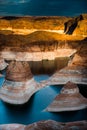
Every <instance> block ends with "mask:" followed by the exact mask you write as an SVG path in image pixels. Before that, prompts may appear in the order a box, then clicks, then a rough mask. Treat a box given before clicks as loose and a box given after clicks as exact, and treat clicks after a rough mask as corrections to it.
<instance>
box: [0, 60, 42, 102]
mask: <svg viewBox="0 0 87 130" xmlns="http://www.w3.org/2000/svg"><path fill="white" fill-rule="evenodd" d="M39 89H40V87H39V84H38V83H37V82H35V81H34V78H33V75H32V73H31V71H30V67H29V64H28V63H27V62H19V61H12V62H11V63H10V64H9V66H8V68H7V71H6V77H5V82H4V84H3V86H2V88H1V89H0V98H1V99H2V100H3V101H5V102H7V103H11V104H24V103H26V102H27V101H28V100H29V99H30V97H31V96H32V95H33V94H34V93H35V92H36V91H37V90H39Z"/></svg>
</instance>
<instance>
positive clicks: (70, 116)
mask: <svg viewBox="0 0 87 130" xmlns="http://www.w3.org/2000/svg"><path fill="white" fill-rule="evenodd" d="M37 64H38V65H39V63H36V65H35V62H31V69H32V72H33V74H35V75H34V79H35V80H36V81H37V82H40V81H42V80H46V79H48V78H49V75H48V74H49V72H51V73H53V72H54V71H55V70H56V69H60V68H63V67H64V66H65V65H66V64H67V62H64V60H63V59H60V60H59V61H54V62H53V61H52V62H48V61H44V63H43V62H42V63H41V64H40V65H39V66H38V65H37ZM51 69H52V70H51ZM2 73H3V74H4V75H5V71H3V72H2ZM45 73H47V74H45ZM3 82H4V77H2V78H0V87H1V86H2V84H3ZM61 88H62V85H55V86H46V87H45V88H43V89H41V90H40V91H38V92H37V93H35V94H34V95H33V96H32V97H31V99H30V100H29V101H28V103H26V104H24V105H20V106H15V105H10V104H6V103H4V102H2V101H0V124H7V123H21V124H30V123H32V122H36V121H40V120H46V119H53V120H56V121H59V122H68V121H78V120H87V116H86V115H87V109H84V110H79V111H74V112H60V113H51V112H46V111H44V109H45V108H46V107H47V106H48V105H49V104H50V103H51V102H52V101H53V99H54V98H55V97H56V95H57V94H58V93H60V90H61ZM81 88H82V87H80V91H81V93H83V94H84V92H85V88H87V87H84V89H81ZM83 90H84V91H83Z"/></svg>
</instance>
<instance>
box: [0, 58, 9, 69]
mask: <svg viewBox="0 0 87 130" xmlns="http://www.w3.org/2000/svg"><path fill="white" fill-rule="evenodd" d="M7 65H8V64H7V63H6V62H5V61H4V59H3V58H1V57H0V70H4V69H5V68H6V67H7Z"/></svg>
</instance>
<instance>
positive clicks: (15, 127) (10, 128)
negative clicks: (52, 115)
mask: <svg viewBox="0 0 87 130" xmlns="http://www.w3.org/2000/svg"><path fill="white" fill-rule="evenodd" d="M0 129H1V130H2V129H4V130H87V121H77V122H69V123H60V122H57V121H54V120H45V121H39V122H35V123H33V124H30V125H27V126H25V125H20V124H6V125H0Z"/></svg>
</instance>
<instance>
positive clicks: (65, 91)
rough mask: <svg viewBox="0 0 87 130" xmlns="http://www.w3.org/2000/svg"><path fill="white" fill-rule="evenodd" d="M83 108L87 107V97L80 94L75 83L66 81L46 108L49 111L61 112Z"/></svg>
mask: <svg viewBox="0 0 87 130" xmlns="http://www.w3.org/2000/svg"><path fill="white" fill-rule="evenodd" d="M84 108H87V99H86V98H85V97H83V96H82V95H81V94H80V92H79V89H78V86H77V85H76V84H74V83H72V82H68V83H67V84H66V85H65V86H64V87H63V88H62V90H61V92H60V94H59V95H57V96H56V97H55V99H54V101H53V102H52V103H51V105H49V106H48V107H47V109H46V110H47V111H50V112H61V111H75V110H80V109H84Z"/></svg>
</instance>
